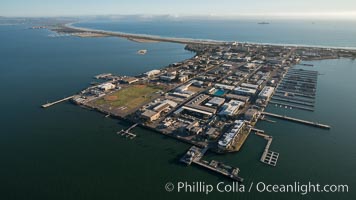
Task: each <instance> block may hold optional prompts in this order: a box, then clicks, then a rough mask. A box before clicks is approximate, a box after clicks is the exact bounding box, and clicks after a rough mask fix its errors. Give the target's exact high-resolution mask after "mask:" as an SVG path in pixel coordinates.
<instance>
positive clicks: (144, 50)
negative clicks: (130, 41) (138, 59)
mask: <svg viewBox="0 0 356 200" xmlns="http://www.w3.org/2000/svg"><path fill="white" fill-rule="evenodd" d="M137 53H138V54H140V55H145V54H146V53H147V50H146V49H141V50H138V51H137Z"/></svg>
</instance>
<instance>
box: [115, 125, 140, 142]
mask: <svg viewBox="0 0 356 200" xmlns="http://www.w3.org/2000/svg"><path fill="white" fill-rule="evenodd" d="M137 125H138V124H134V125H132V126H130V128H128V129H126V130H124V129H122V130H121V131H118V132H117V134H119V135H122V136H126V137H128V138H130V139H134V138H135V137H136V136H137V135H136V134H134V133H131V132H130V131H131V130H132V129H133V128H135V127H136V126H137Z"/></svg>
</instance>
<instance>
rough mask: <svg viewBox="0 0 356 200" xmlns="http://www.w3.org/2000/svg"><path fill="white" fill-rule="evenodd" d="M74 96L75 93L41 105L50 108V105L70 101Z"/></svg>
mask: <svg viewBox="0 0 356 200" xmlns="http://www.w3.org/2000/svg"><path fill="white" fill-rule="evenodd" d="M73 97H75V95H73V96H70V97H65V98H63V99H60V100H58V101H54V102H49V103H46V104H43V105H42V106H41V107H42V108H48V107H51V106H53V105H56V104H58V103H62V102H64V101H68V100H70V99H72V98H73Z"/></svg>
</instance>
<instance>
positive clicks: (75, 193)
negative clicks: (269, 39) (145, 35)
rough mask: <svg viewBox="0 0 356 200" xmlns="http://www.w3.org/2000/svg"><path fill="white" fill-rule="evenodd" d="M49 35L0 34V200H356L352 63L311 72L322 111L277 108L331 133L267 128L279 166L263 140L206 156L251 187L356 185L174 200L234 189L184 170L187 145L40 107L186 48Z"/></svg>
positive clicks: (179, 56)
mask: <svg viewBox="0 0 356 200" xmlns="http://www.w3.org/2000/svg"><path fill="white" fill-rule="evenodd" d="M167 32H168V31H167ZM182 32H183V31H181V33H182ZM49 34H50V32H49V31H47V30H29V29H27V27H25V26H0V44H1V45H0V65H1V67H0V91H1V94H2V95H1V97H2V98H1V104H0V110H1V113H2V114H1V115H0V121H1V127H0V159H1V163H0V178H1V183H0V199H1V200H2V199H4V200H13V199H20V200H23V199H26V200H27V199H30V200H32V199H35V200H42V199H43V200H48V199H55V200H56V199H58V200H63V199H70V200H71V199H73V200H88V199H177V200H178V199H194V200H197V199H246V200H247V199H251V200H259V199H270V200H276V199H290V200H301V199H302V200H308V199H310V200H334V199H347V200H348V199H355V198H356V196H355V190H354V186H355V185H356V182H355V180H356V173H354V167H355V166H356V148H354V141H355V140H356V137H355V134H354V130H353V122H354V119H356V115H355V114H356V110H355V106H354V103H355V102H356V92H355V85H356V79H355V78H354V77H356V62H355V61H353V60H349V59H340V60H325V61H315V62H312V63H313V64H314V65H315V67H314V68H312V69H315V70H318V71H319V72H320V73H322V74H323V75H321V76H319V82H318V92H317V102H316V110H315V112H313V113H311V112H306V111H300V110H289V109H288V110H285V109H281V108H275V107H274V106H273V105H272V106H270V107H269V108H268V109H269V110H270V111H272V112H276V113H281V114H287V115H291V116H295V117H299V118H304V119H309V120H313V121H320V122H322V123H325V124H330V125H332V129H331V130H330V131H326V130H321V129H316V128H313V127H308V126H303V125H299V124H294V123H290V122H285V121H281V120H276V121H277V123H274V124H271V123H268V122H261V123H258V128H261V129H264V130H266V132H267V133H268V134H270V135H273V136H274V140H273V143H272V146H271V150H273V151H277V152H279V153H280V159H279V161H278V165H277V167H275V168H273V167H269V166H266V165H264V164H262V163H261V162H259V158H260V156H261V154H262V152H263V149H264V146H265V144H266V142H265V140H264V139H262V138H260V137H258V136H256V135H251V136H250V137H249V138H248V139H247V142H246V143H245V144H244V146H243V148H242V150H241V152H239V153H237V154H227V155H215V154H212V153H208V155H207V157H206V159H216V160H219V161H223V162H226V163H227V164H230V165H232V166H237V167H239V168H240V169H241V176H242V177H243V178H245V183H246V184H249V183H251V182H257V181H264V182H266V183H271V184H282V183H284V184H286V183H287V184H288V183H289V184H291V183H293V182H294V181H299V182H301V183H307V182H308V181H313V182H318V183H321V184H348V185H349V186H350V187H351V188H350V192H349V193H344V194H341V193H336V194H327V193H320V194H310V195H305V196H302V195H300V194H298V193H285V194H283V193H258V192H252V193H212V194H210V195H208V196H207V195H205V194H203V193H195V194H191V193H177V192H173V193H168V192H166V191H165V190H164V185H165V184H166V182H168V181H172V182H177V181H188V182H193V181H204V182H206V183H209V184H216V183H218V182H220V181H225V182H229V181H230V180H228V179H226V178H224V177H221V176H218V175H216V174H215V173H210V172H208V171H206V170H202V169H201V168H199V167H196V166H191V167H186V166H183V165H181V164H179V162H178V161H179V158H180V157H181V156H182V155H183V154H184V153H185V151H186V150H187V149H188V148H189V145H186V144H182V143H180V142H177V141H176V140H172V139H170V138H166V137H163V136H161V135H158V134H156V133H153V132H150V131H147V130H144V129H140V128H137V129H135V130H134V131H135V133H137V134H138V137H137V138H136V139H134V140H127V139H125V138H122V137H118V136H117V135H116V134H115V133H116V131H118V130H121V129H122V128H125V127H128V126H129V124H127V123H124V122H120V121H118V120H115V119H110V118H105V117H104V116H103V115H102V114H99V113H97V112H92V111H88V110H85V109H82V108H80V107H78V106H75V105H72V104H70V103H63V104H58V105H56V106H54V107H52V108H49V109H46V110H44V109H41V108H40V107H39V105H41V104H42V103H44V102H45V101H46V100H54V99H57V98H61V97H63V96H67V95H70V94H73V93H75V92H77V91H79V90H81V89H83V88H85V87H87V86H88V83H89V82H91V81H92V80H93V79H92V77H93V76H94V75H96V74H99V73H103V72H112V73H118V74H126V75H136V74H139V73H142V72H145V71H147V70H150V69H155V68H160V67H164V66H166V65H167V64H170V63H173V62H177V61H180V60H184V59H187V58H190V57H192V56H193V53H191V52H187V51H185V50H184V49H183V47H184V46H183V45H179V44H171V43H135V42H131V41H127V40H124V39H120V38H77V37H61V38H50V37H47V36H48V35H49ZM226 34H227V33H226ZM230 34H232V33H230ZM276 40H277V39H276ZM139 49H148V53H147V54H146V55H144V56H141V55H137V54H136V52H137V50H139Z"/></svg>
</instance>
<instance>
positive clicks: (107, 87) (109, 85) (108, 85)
mask: <svg viewBox="0 0 356 200" xmlns="http://www.w3.org/2000/svg"><path fill="white" fill-rule="evenodd" d="M115 87H116V86H115V85H114V84H112V83H103V84H101V85H99V86H98V88H99V89H100V90H103V91H109V90H112V89H115Z"/></svg>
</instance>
